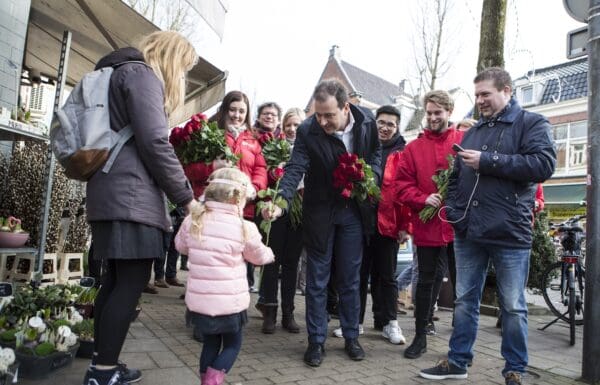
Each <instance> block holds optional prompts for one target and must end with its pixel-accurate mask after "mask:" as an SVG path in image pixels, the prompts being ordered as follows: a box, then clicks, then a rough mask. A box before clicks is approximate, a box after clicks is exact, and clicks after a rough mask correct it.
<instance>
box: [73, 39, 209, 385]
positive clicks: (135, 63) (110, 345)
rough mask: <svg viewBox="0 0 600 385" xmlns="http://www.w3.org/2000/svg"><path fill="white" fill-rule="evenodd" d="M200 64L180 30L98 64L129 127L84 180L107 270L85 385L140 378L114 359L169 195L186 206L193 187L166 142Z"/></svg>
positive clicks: (112, 104) (116, 112) (113, 121)
mask: <svg viewBox="0 0 600 385" xmlns="http://www.w3.org/2000/svg"><path fill="white" fill-rule="evenodd" d="M196 62H197V54H196V52H195V50H194V48H193V46H192V45H191V44H190V43H189V42H188V41H187V40H186V39H185V38H184V37H183V36H181V35H180V34H178V33H176V32H173V31H159V32H154V33H152V34H150V35H148V36H146V37H145V38H144V39H143V40H142V42H141V44H140V46H139V50H138V49H136V48H131V47H129V48H122V49H119V50H117V51H114V52H112V53H110V54H108V55H107V56H105V57H104V58H102V59H101V60H100V61H99V62H98V64H97V65H96V70H99V69H102V68H107V67H112V68H113V71H112V75H111V76H110V86H109V92H108V100H109V103H108V106H109V115H110V128H111V129H112V130H114V131H117V132H118V131H120V130H121V129H123V127H127V126H128V127H130V128H131V131H132V133H133V135H132V138H130V139H129V140H127V141H126V142H125V143H124V144H123V146H122V148H120V150H119V152H118V155H117V156H116V157H115V158H114V162H113V163H112V165H111V166H110V172H104V170H100V169H98V170H97V171H95V172H93V173H92V175H91V177H90V178H89V179H88V183H87V215H88V219H89V222H90V225H91V228H92V238H93V240H94V255H97V256H102V258H104V259H105V260H106V265H107V271H106V272H105V276H104V280H103V284H102V287H101V289H100V292H99V294H98V297H97V299H96V303H95V309H94V329H95V330H94V333H95V339H94V342H95V346H94V352H95V353H94V356H93V358H92V364H91V365H90V367H89V369H88V370H87V372H86V374H85V377H84V380H83V384H84V385H106V384H111V385H120V384H127V383H130V382H135V381H138V380H139V379H140V378H141V372H140V371H139V370H136V369H127V367H126V366H125V365H124V364H122V363H120V362H119V361H118V359H119V354H120V352H121V348H122V346H123V343H124V341H125V337H126V336H127V331H128V329H129V324H130V322H131V319H132V315H133V312H134V309H135V306H136V304H137V303H138V300H139V298H140V295H141V293H142V289H144V287H145V286H146V283H147V282H148V279H149V278H150V272H151V268H152V262H153V261H154V260H155V259H157V258H159V257H160V256H161V254H163V253H164V250H165V249H164V245H163V239H164V237H163V235H164V233H165V232H168V231H172V229H171V220H170V218H169V215H168V212H167V210H166V207H167V206H166V204H165V203H166V202H165V195H166V197H167V198H168V199H169V200H170V201H171V202H173V203H175V204H177V206H180V207H185V208H186V210H187V209H188V208H189V206H190V205H191V204H192V202H193V193H192V189H191V187H190V185H189V183H188V182H187V179H186V177H185V175H184V173H183V169H182V167H181V164H180V163H179V160H177V157H176V156H175V152H174V150H173V147H172V146H171V144H169V141H168V132H169V126H168V120H167V114H168V113H170V112H172V111H173V110H175V108H177V107H178V106H179V105H180V104H182V103H183V95H184V92H183V91H184V87H185V81H184V78H185V74H186V72H187V71H189V70H190V69H191V68H192V67H193V66H194V65H195V63H196Z"/></svg>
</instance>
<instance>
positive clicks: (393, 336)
mask: <svg viewBox="0 0 600 385" xmlns="http://www.w3.org/2000/svg"><path fill="white" fill-rule="evenodd" d="M381 335H382V336H383V337H384V338H386V339H387V340H389V341H390V342H391V343H393V344H394V345H404V344H405V343H406V339H405V338H404V336H403V335H402V329H400V326H398V321H397V320H393V321H390V323H388V324H387V325H385V326H384V327H383V332H382V333H381Z"/></svg>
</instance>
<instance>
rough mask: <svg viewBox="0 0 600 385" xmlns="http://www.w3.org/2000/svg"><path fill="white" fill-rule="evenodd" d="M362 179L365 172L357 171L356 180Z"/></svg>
mask: <svg viewBox="0 0 600 385" xmlns="http://www.w3.org/2000/svg"><path fill="white" fill-rule="evenodd" d="M363 179H365V172H364V171H359V172H358V180H363Z"/></svg>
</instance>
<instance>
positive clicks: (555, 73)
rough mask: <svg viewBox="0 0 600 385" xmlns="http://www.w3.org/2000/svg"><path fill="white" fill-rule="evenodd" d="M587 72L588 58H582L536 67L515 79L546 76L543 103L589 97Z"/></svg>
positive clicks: (541, 101) (541, 100)
mask: <svg viewBox="0 0 600 385" xmlns="http://www.w3.org/2000/svg"><path fill="white" fill-rule="evenodd" d="M587 72H588V61H587V58H581V59H577V60H571V61H568V62H565V63H561V64H556V65H553V66H550V67H545V68H540V69H536V70H535V72H534V71H529V72H528V73H527V75H525V76H522V77H520V78H518V79H515V81H518V80H522V79H525V78H529V77H531V76H533V75H535V78H540V77H542V78H546V79H547V80H546V86H545V88H544V93H543V95H542V98H541V99H540V103H539V104H540V105H541V104H549V103H556V102H558V101H565V100H570V99H578V98H584V97H587V92H588V85H587Z"/></svg>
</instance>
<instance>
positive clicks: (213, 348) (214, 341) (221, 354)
mask: <svg viewBox="0 0 600 385" xmlns="http://www.w3.org/2000/svg"><path fill="white" fill-rule="evenodd" d="M241 348H242V329H241V328H240V330H239V331H238V332H237V333H227V334H205V335H204V342H203V343H202V353H201V354H200V373H206V369H208V367H209V366H210V367H211V368H213V369H216V370H224V371H225V372H226V373H228V372H229V371H230V370H231V368H232V367H233V364H234V363H235V360H236V358H237V356H238V354H239V353H240V349H241Z"/></svg>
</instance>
